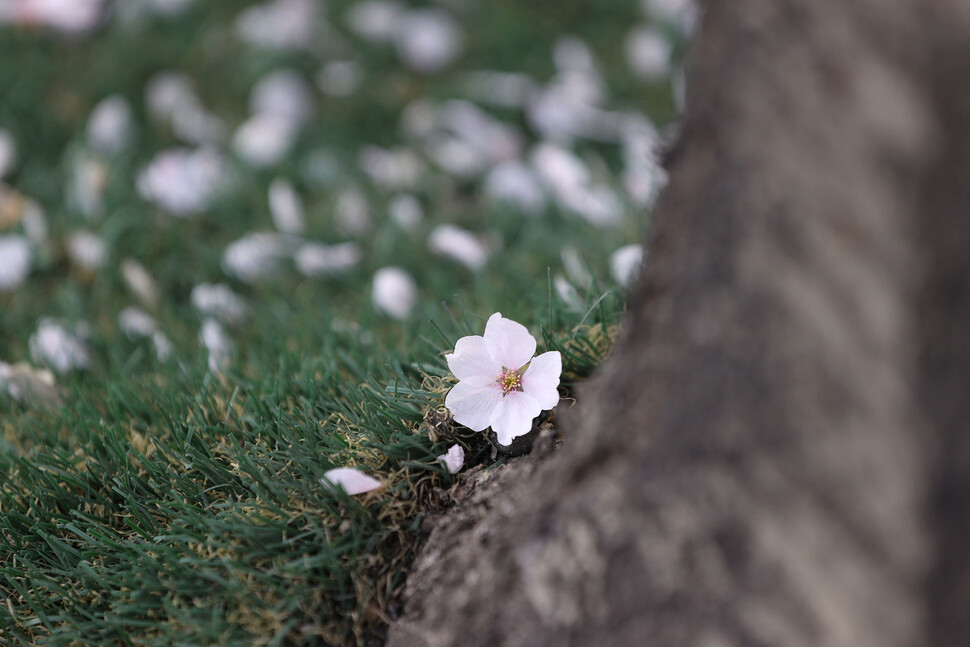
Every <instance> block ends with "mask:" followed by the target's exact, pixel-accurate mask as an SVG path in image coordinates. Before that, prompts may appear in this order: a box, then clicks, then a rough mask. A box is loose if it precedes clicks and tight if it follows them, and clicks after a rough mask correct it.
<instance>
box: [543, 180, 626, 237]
mask: <svg viewBox="0 0 970 647" xmlns="http://www.w3.org/2000/svg"><path fill="white" fill-rule="evenodd" d="M558 197H559V202H560V205H561V206H562V207H563V208H564V209H567V210H569V211H571V212H573V213H575V214H576V215H578V216H580V217H581V218H583V219H584V220H586V222H588V223H589V224H591V225H593V226H595V227H612V226H614V225H617V224H619V223H620V222H621V221H622V220H623V214H624V208H623V202H622V201H621V200H620V197H619V196H618V195H617V194H616V192H615V191H614V190H613V189H611V188H610V187H609V186H607V185H605V184H595V185H590V186H585V187H583V186H579V187H572V188H571V189H570V190H568V191H564V192H562V193H560V194H559V196H558Z"/></svg>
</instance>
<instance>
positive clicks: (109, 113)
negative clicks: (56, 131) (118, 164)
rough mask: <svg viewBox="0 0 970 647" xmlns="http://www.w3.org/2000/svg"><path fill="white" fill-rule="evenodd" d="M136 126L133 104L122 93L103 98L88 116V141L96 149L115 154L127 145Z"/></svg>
mask: <svg viewBox="0 0 970 647" xmlns="http://www.w3.org/2000/svg"><path fill="white" fill-rule="evenodd" d="M134 128H135V122H134V116H133V114H132V111H131V105H130V104H129V103H128V101H127V99H125V98H124V97H123V96H121V95H120V94H115V95H112V96H110V97H107V98H105V99H102V100H101V102H100V103H98V105H96V106H95V107H94V110H92V111H91V116H90V117H88V130H87V135H88V143H89V144H90V145H91V148H93V149H94V150H96V151H99V152H102V153H108V154H114V153H117V152H118V151H120V150H121V149H123V148H124V147H125V145H127V143H128V141H129V140H130V139H131V136H132V133H133V131H134Z"/></svg>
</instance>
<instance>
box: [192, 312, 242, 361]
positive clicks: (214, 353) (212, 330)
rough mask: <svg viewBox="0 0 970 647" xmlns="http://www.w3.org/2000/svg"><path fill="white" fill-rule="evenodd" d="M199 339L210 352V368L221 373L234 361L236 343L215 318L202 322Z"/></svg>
mask: <svg viewBox="0 0 970 647" xmlns="http://www.w3.org/2000/svg"><path fill="white" fill-rule="evenodd" d="M199 341H200V342H201V343H202V347H203V348H205V349H206V351H207V352H208V354H209V362H208V365H209V370H210V371H212V372H213V373H221V372H222V371H224V370H226V368H228V366H229V364H230V362H231V361H232V353H233V348H234V344H233V342H232V339H230V337H229V335H227V334H226V331H225V329H224V328H223V327H222V324H220V323H219V322H218V321H216V320H215V319H210V318H207V319H205V320H204V321H203V322H202V328H201V330H200V331H199Z"/></svg>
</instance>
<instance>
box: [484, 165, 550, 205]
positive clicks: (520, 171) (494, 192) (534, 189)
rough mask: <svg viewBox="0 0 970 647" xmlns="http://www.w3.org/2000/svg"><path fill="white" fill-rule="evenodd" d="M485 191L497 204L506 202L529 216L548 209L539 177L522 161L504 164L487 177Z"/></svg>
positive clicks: (496, 167)
mask: <svg viewBox="0 0 970 647" xmlns="http://www.w3.org/2000/svg"><path fill="white" fill-rule="evenodd" d="M483 191H484V193H485V195H486V196H488V197H489V198H491V199H492V200H495V201H497V202H504V203H507V204H510V205H512V206H513V207H515V208H517V209H518V210H519V211H521V212H522V213H524V214H525V215H528V216H533V215H536V214H539V213H541V212H542V211H543V209H545V208H546V192H545V190H544V189H543V188H542V184H541V183H540V181H539V178H538V176H537V175H536V174H535V173H534V172H533V171H532V170H531V169H530V168H529V167H528V166H526V165H525V164H523V163H522V162H520V161H511V162H503V163H501V164H499V165H497V166H495V167H494V168H493V169H492V170H491V171H489V173H488V175H487V176H486V177H485V184H484V186H483Z"/></svg>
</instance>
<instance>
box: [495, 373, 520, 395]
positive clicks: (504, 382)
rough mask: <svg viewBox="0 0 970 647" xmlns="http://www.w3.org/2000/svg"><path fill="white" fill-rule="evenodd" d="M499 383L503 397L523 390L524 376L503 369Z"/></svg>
mask: <svg viewBox="0 0 970 647" xmlns="http://www.w3.org/2000/svg"><path fill="white" fill-rule="evenodd" d="M497 382H498V383H499V385H500V386H501V387H502V397H505V396H507V395H508V394H509V393H512V392H514V391H521V390H522V376H521V375H519V373H518V372H517V371H513V370H512V369H510V368H503V369H502V372H501V373H499V374H498V380H497Z"/></svg>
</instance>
